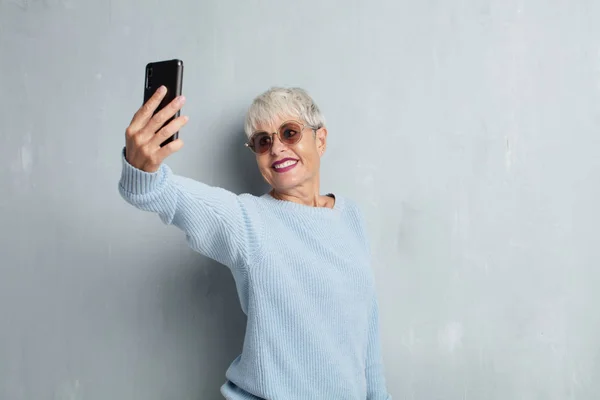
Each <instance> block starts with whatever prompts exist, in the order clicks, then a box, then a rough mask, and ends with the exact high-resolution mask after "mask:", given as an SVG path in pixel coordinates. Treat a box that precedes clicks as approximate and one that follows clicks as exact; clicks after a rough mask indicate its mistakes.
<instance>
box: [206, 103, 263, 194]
mask: <svg viewBox="0 0 600 400" xmlns="http://www.w3.org/2000/svg"><path fill="white" fill-rule="evenodd" d="M243 123H244V119H243V113H242V112H237V113H234V112H231V113H230V114H229V118H223V123H222V124H221V129H219V130H220V131H221V132H219V134H221V135H222V136H223V137H224V138H225V140H224V143H225V145H224V148H223V149H222V152H223V153H222V154H221V155H219V157H217V161H216V165H215V168H216V170H217V171H221V172H222V173H221V174H220V175H219V177H218V179H217V180H216V181H215V182H214V184H215V185H216V186H220V187H223V188H225V189H227V190H230V191H232V192H234V193H238V194H239V193H250V194H253V195H255V196H260V195H263V194H264V193H267V192H268V191H269V185H268V184H267V183H266V182H265V181H264V179H263V177H262V176H261V174H260V172H259V171H258V167H257V166H256V156H255V155H254V153H252V151H251V150H250V149H248V148H247V147H246V146H244V143H245V141H246V134H245V133H244V129H243Z"/></svg>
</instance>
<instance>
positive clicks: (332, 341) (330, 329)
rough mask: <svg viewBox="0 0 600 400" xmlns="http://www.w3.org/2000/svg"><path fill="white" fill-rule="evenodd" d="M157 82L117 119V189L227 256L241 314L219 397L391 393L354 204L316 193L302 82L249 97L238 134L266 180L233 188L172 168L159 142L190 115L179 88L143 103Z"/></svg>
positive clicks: (316, 151) (310, 113)
mask: <svg viewBox="0 0 600 400" xmlns="http://www.w3.org/2000/svg"><path fill="white" fill-rule="evenodd" d="M165 93H166V89H165V88H164V87H162V88H160V89H158V90H157V91H156V93H155V94H154V95H153V97H152V98H151V99H150V100H148V102H147V103H146V104H145V105H143V106H142V107H141V108H140V109H139V110H138V111H137V112H136V113H135V115H134V117H133V119H132V121H131V124H130V125H129V127H128V128H127V130H126V146H125V149H124V152H123V153H122V155H123V160H122V162H123V170H122V175H121V179H120V182H119V190H120V193H121V195H122V196H123V198H124V199H125V200H126V201H127V202H129V203H130V204H132V205H133V206H135V207H137V208H139V209H141V210H145V211H151V212H154V213H157V214H158V215H159V216H160V218H161V220H162V221H163V222H164V223H165V224H171V225H175V226H176V227H178V228H179V229H181V230H182V231H183V232H185V235H186V239H187V243H188V244H189V246H190V247H191V248H192V249H193V250H195V251H198V252H199V253H201V254H204V255H206V256H208V257H210V258H212V259H214V260H216V261H218V262H220V263H222V264H224V265H226V266H227V267H229V268H230V269H231V271H232V274H233V277H234V279H235V283H236V287H237V290H238V294H239V298H240V301H241V307H242V309H243V311H244V313H246V315H247V316H248V318H247V327H246V334H245V338H244V344H243V350H242V353H241V354H240V355H239V356H238V357H237V358H236V359H235V360H233V362H232V364H231V365H230V367H229V368H228V370H227V372H226V378H227V379H226V380H225V383H224V384H223V385H222V386H221V393H222V394H223V396H224V397H225V398H226V399H231V400H238V399H282V400H295V399H299V400H300V399H301V400H308V399H324V400H337V399H339V400H354V399H356V400H359V399H361V400H364V399H368V400H390V399H391V396H390V395H389V393H388V392H387V389H386V383H385V378H384V373H383V362H382V356H381V347H380V338H379V321H378V302H377V296H376V292H375V285H374V279H373V274H372V270H371V267H370V256H369V246H368V243H367V237H366V234H365V227H364V223H363V220H362V216H361V213H360V211H359V209H358V208H357V206H356V205H355V204H354V203H353V202H351V201H350V200H349V199H347V198H344V197H343V196H340V195H339V194H335V195H334V194H328V195H321V194H320V193H321V192H320V186H319V167H320V163H321V157H322V156H323V153H324V152H325V148H326V144H327V129H326V127H325V120H324V118H323V115H322V114H321V112H320V110H319V108H318V107H317V105H316V104H315V102H314V101H313V99H312V98H311V97H310V96H309V95H308V94H307V93H306V91H304V90H302V89H300V88H272V89H270V90H268V91H266V92H265V93H263V94H261V95H260V96H258V97H257V98H256V99H254V102H253V103H252V105H251V106H250V108H249V110H248V113H247V116H246V123H245V131H246V134H247V135H248V141H247V143H246V146H248V147H249V148H250V149H251V150H252V151H253V152H254V153H255V154H256V162H257V164H258V169H259V170H260V173H261V174H262V176H263V177H264V179H265V180H266V181H267V182H268V183H269V185H270V186H271V188H272V189H271V190H270V191H269V192H268V193H265V194H264V195H262V196H253V195H250V194H241V195H236V194H234V193H231V192H229V191H227V190H224V189H222V188H218V187H213V186H209V185H206V184H203V183H200V182H197V181H193V180H191V179H187V178H183V177H181V176H177V175H175V174H174V173H173V172H172V170H171V169H170V168H169V167H168V166H167V165H166V164H165V163H163V161H164V160H165V158H167V157H168V156H169V155H171V154H173V153H175V152H176V151H178V150H180V149H181V147H182V146H183V142H182V140H181V139H177V140H175V141H173V142H171V143H169V144H167V145H165V146H162V147H161V143H162V142H163V141H164V140H165V139H166V138H167V137H169V136H171V135H172V134H173V133H174V132H176V131H178V130H179V129H181V128H182V127H183V126H184V125H185V124H186V123H187V121H188V118H187V117H186V116H180V117H178V118H175V119H173V120H172V121H171V122H170V123H169V124H167V125H166V126H164V127H163V125H164V123H165V122H166V121H168V120H169V119H170V118H171V117H172V116H173V115H174V114H175V113H176V112H177V111H178V110H179V109H180V108H181V107H182V106H183V104H184V102H185V98H184V97H179V98H177V99H175V100H173V102H171V103H170V104H169V105H168V106H167V107H165V108H164V109H163V110H161V111H159V112H158V113H156V114H155V115H153V113H154V111H155V110H156V108H157V106H158V105H159V103H160V102H161V99H162V98H163V97H164V95H165Z"/></svg>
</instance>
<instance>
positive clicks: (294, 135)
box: [279, 122, 302, 144]
mask: <svg viewBox="0 0 600 400" xmlns="http://www.w3.org/2000/svg"><path fill="white" fill-rule="evenodd" d="M301 133H302V126H301V125H299V124H297V123H295V122H288V123H287V124H285V125H283V126H282V127H281V128H280V129H279V138H280V139H281V141H282V142H284V143H287V144H294V143H296V142H297V141H298V140H300V138H301Z"/></svg>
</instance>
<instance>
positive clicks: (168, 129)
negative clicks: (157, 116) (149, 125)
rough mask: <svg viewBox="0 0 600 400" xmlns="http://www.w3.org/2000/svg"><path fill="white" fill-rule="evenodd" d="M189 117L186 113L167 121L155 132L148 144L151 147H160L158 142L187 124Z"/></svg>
mask: <svg viewBox="0 0 600 400" xmlns="http://www.w3.org/2000/svg"><path fill="white" fill-rule="evenodd" d="M188 120H189V118H188V116H187V115H182V116H181V117H178V118H175V119H174V120H173V121H171V122H169V123H168V124H167V125H166V126H164V127H163V128H162V129H161V130H160V131H158V132H156V135H154V137H153V138H152V140H151V141H150V145H151V146H153V147H160V144H161V143H162V142H164V141H165V140H166V139H167V138H169V137H171V136H173V135H174V134H175V132H177V131H179V130H180V129H181V128H182V127H184V126H185V124H187V122H188Z"/></svg>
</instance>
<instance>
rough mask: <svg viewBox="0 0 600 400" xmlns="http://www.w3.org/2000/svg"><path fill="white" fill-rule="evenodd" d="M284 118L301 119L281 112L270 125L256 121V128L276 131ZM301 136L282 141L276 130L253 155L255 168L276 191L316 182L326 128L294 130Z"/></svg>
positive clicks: (286, 119)
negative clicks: (263, 149) (264, 148)
mask: <svg viewBox="0 0 600 400" xmlns="http://www.w3.org/2000/svg"><path fill="white" fill-rule="evenodd" d="M286 121H297V122H299V123H300V124H301V125H302V124H304V123H305V122H304V121H302V120H300V119H299V118H297V117H290V116H283V117H279V118H276V119H275V121H274V123H273V124H272V125H260V126H258V127H257V129H256V131H266V132H269V133H273V132H277V131H278V129H279V127H280V126H281V124H283V123H284V122H286ZM295 134H296V135H302V138H301V139H300V140H299V141H298V142H297V143H295V144H293V145H286V144H285V143H282V142H281V140H280V139H279V135H278V134H276V135H274V137H273V145H272V147H271V149H270V150H269V151H267V152H266V153H264V154H257V155H256V162H257V164H258V169H259V170H260V173H261V174H262V176H263V178H264V179H265V180H266V181H267V183H268V184H269V185H271V187H272V188H273V189H275V190H276V191H279V192H289V191H290V190H293V189H294V188H297V187H301V186H307V185H312V184H315V183H316V184H318V181H319V168H320V166H321V156H322V155H323V153H324V152H325V144H326V139H327V129H325V128H320V129H318V130H317V132H316V135H315V131H314V130H312V129H311V128H310V127H308V126H307V127H305V128H304V130H303V131H302V132H296V133H295Z"/></svg>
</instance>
